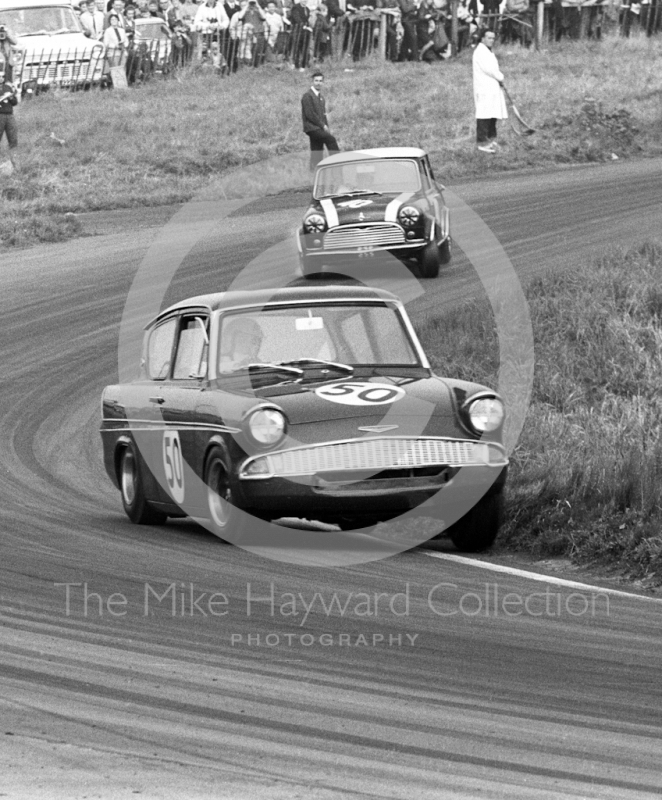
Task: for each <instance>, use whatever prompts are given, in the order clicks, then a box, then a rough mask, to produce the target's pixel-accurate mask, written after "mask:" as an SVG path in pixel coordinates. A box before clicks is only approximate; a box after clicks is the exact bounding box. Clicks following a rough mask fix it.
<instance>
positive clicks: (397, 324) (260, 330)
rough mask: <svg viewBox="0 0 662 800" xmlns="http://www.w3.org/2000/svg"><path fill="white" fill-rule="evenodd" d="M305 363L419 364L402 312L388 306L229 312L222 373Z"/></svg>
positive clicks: (223, 330) (221, 346) (224, 325)
mask: <svg viewBox="0 0 662 800" xmlns="http://www.w3.org/2000/svg"><path fill="white" fill-rule="evenodd" d="M306 359H311V360H313V361H314V360H317V361H332V362H337V363H340V364H346V365H349V366H358V365H371V366H373V365H375V366H388V365H398V366H412V367H414V366H419V365H420V361H419V359H418V355H417V353H416V351H415V350H414V347H413V345H412V342H411V340H410V338H409V335H408V334H407V331H406V328H405V326H404V324H403V321H402V318H401V316H400V314H399V313H398V312H397V310H396V309H395V308H393V307H392V306H389V305H387V304H365V303H360V304H359V303H338V304H328V305H327V304H324V305H321V304H311V305H309V306H301V305H297V306H290V307H284V308H283V307H281V308H273V309H270V308H268V307H267V308H264V309H260V310H251V311H247V312H242V313H235V314H224V315H223V318H222V321H221V326H220V342H219V364H218V371H219V373H220V374H227V373H231V372H236V371H239V370H241V369H245V368H246V367H247V366H248V364H258V363H260V364H283V363H284V364H288V363H294V362H298V363H299V364H300V363H301V362H302V361H305V360H306Z"/></svg>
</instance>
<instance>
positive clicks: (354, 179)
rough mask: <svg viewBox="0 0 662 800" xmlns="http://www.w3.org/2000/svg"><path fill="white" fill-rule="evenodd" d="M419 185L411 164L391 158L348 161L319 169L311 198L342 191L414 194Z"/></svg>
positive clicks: (341, 192)
mask: <svg viewBox="0 0 662 800" xmlns="http://www.w3.org/2000/svg"><path fill="white" fill-rule="evenodd" d="M420 186H421V182H420V176H419V170H418V166H417V164H416V162H415V161H411V160H405V159H403V160H399V159H395V158H388V159H371V160H370V161H349V162H347V163H345V164H330V165H329V166H328V167H320V169H319V170H318V171H317V175H316V177H315V189H314V192H313V196H314V197H315V198H316V199H320V198H321V197H324V196H326V195H334V194H343V193H344V192H356V191H370V192H381V193H383V192H417V191H418V190H419V189H420Z"/></svg>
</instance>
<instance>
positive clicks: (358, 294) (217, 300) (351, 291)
mask: <svg viewBox="0 0 662 800" xmlns="http://www.w3.org/2000/svg"><path fill="white" fill-rule="evenodd" d="M334 300H340V301H341V302H342V301H346V300H391V301H393V300H396V301H397V300H398V298H397V297H396V296H395V295H394V294H391V292H387V291H386V290H385V289H371V288H370V287H368V286H315V287H308V286H292V287H286V288H284V289H257V290H255V291H244V292H216V293H214V294H202V295H198V296H196V297H189V298H187V299H186V300H181V301H180V302H179V303H175V304H174V305H171V306H170V307H169V308H166V309H165V310H164V311H162V312H161V313H160V314H159V315H158V316H157V317H155V318H154V319H153V320H152V321H151V322H150V323H149V325H147V326H146V327H150V325H152V324H153V323H154V322H156V321H157V320H159V319H161V318H162V317H166V316H167V315H168V314H170V313H172V312H173V311H178V310H182V309H187V308H191V309H194V308H196V309H200V308H205V309H208V310H209V311H218V310H221V309H223V310H227V311H229V310H232V309H233V308H242V307H246V306H257V307H258V308H259V307H262V306H266V305H269V304H270V303H282V302H295V303H296V302H303V303H306V302H308V303H314V302H315V301H318V302H319V301H322V302H332V301H334Z"/></svg>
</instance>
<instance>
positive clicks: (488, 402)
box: [466, 397, 506, 433]
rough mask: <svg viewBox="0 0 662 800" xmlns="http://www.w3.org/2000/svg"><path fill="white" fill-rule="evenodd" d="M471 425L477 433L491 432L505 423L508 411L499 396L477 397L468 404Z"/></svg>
mask: <svg viewBox="0 0 662 800" xmlns="http://www.w3.org/2000/svg"><path fill="white" fill-rule="evenodd" d="M466 410H467V415H468V417H469V422H470V423H471V427H472V428H473V429H474V430H475V431H476V432H477V433H491V432H492V431H495V430H497V428H500V427H501V425H503V419H504V417H505V415H506V412H505V410H504V407H503V403H502V402H501V400H499V398H498V397H477V398H476V399H475V400H470V401H469V403H468V404H467V406H466Z"/></svg>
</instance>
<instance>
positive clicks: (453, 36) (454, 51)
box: [451, 0, 458, 56]
mask: <svg viewBox="0 0 662 800" xmlns="http://www.w3.org/2000/svg"><path fill="white" fill-rule="evenodd" d="M457 5H458V0H451V53H452V55H454V56H456V55H457Z"/></svg>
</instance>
